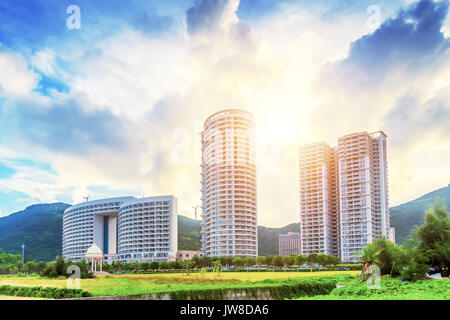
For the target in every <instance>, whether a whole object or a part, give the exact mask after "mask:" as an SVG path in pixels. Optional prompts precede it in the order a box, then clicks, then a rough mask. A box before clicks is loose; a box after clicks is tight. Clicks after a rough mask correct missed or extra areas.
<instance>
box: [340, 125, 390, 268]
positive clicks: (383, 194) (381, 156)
mask: <svg viewBox="0 0 450 320" xmlns="http://www.w3.org/2000/svg"><path fill="white" fill-rule="evenodd" d="M338 161H339V200H340V220H341V223H340V229H341V259H342V260H343V261H346V262H356V261H357V260H358V259H357V258H355V257H354V256H353V255H354V254H355V253H357V252H360V251H361V250H362V249H363V248H364V247H365V246H366V245H367V244H368V243H372V241H373V240H375V239H376V238H378V237H382V236H385V237H386V238H388V239H390V224H389V206H388V185H387V157H386V135H385V134H384V133H383V132H375V133H371V134H369V133H367V132H362V133H354V134H349V135H346V136H344V137H341V138H339V139H338Z"/></svg>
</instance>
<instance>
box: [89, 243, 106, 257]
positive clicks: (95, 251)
mask: <svg viewBox="0 0 450 320" xmlns="http://www.w3.org/2000/svg"><path fill="white" fill-rule="evenodd" d="M102 257H103V251H102V250H101V249H100V247H99V246H98V245H97V244H96V243H95V242H94V243H93V244H92V246H91V247H90V248H89V249H88V250H87V251H86V258H102Z"/></svg>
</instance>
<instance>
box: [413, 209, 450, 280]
mask: <svg viewBox="0 0 450 320" xmlns="http://www.w3.org/2000/svg"><path fill="white" fill-rule="evenodd" d="M416 237H417V239H418V240H419V242H420V244H419V251H420V253H421V254H422V255H423V256H424V257H426V260H427V264H429V265H431V267H432V268H434V269H435V270H436V271H437V272H440V273H441V274H442V276H443V277H448V276H449V271H450V218H449V215H448V212H447V210H446V208H445V205H443V204H442V203H441V202H440V201H437V202H436V203H435V204H434V207H433V208H432V209H430V210H428V211H427V212H426V213H425V223H424V224H423V225H422V226H420V227H419V228H418V229H417V231H416Z"/></svg>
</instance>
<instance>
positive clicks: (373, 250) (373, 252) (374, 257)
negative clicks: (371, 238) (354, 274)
mask: <svg viewBox="0 0 450 320" xmlns="http://www.w3.org/2000/svg"><path fill="white" fill-rule="evenodd" d="M381 251H383V249H381V250H380V249H378V248H377V247H376V246H375V245H373V244H372V243H369V244H368V245H367V246H366V247H365V248H364V249H363V251H362V252H359V253H357V254H355V255H354V257H356V258H359V259H361V261H362V263H363V268H362V270H361V274H360V276H359V280H361V281H363V280H366V277H367V271H368V270H369V267H370V266H371V265H373V264H379V263H380V261H379V255H380V253H381Z"/></svg>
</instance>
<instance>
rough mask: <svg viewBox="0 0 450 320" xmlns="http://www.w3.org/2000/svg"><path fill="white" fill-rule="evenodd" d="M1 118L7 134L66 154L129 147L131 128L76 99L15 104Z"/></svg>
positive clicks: (0, 121)
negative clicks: (89, 108)
mask: <svg viewBox="0 0 450 320" xmlns="http://www.w3.org/2000/svg"><path fill="white" fill-rule="evenodd" d="M3 111H4V114H3V115H2V116H1V117H0V126H1V127H2V128H6V129H7V130H4V131H3V133H4V134H8V135H9V136H15V137H17V138H19V139H22V140H25V141H27V143H29V144H35V145H40V146H43V147H45V148H47V149H49V150H54V151H61V152H65V153H77V154H85V153H88V152H90V151H92V149H93V148H97V147H105V148H111V149H117V150H119V149H120V148H126V147H127V141H128V139H127V135H128V129H129V128H128V127H127V122H126V120H125V119H121V118H119V117H117V116H115V115H113V114H112V113H110V112H109V111H106V110H93V111H84V110H83V109H82V108H81V106H80V105H79V103H78V102H77V101H75V100H69V101H66V102H64V103H61V104H55V105H52V106H50V107H43V106H36V105H34V104H32V103H30V102H18V103H15V104H14V106H13V107H12V108H8V111H5V110H3Z"/></svg>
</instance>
